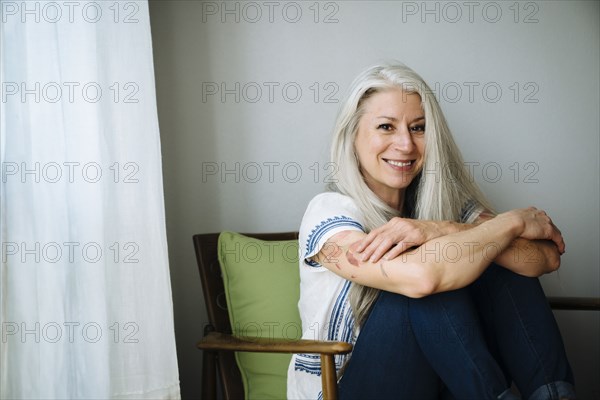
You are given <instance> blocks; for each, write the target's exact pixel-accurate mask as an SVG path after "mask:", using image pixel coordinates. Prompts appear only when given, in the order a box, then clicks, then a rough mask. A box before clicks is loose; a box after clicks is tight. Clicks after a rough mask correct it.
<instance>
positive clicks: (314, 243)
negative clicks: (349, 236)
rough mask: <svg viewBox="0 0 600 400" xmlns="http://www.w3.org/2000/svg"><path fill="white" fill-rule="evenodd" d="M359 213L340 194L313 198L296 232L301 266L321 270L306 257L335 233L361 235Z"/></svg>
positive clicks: (362, 230) (315, 251) (321, 195)
mask: <svg viewBox="0 0 600 400" xmlns="http://www.w3.org/2000/svg"><path fill="white" fill-rule="evenodd" d="M361 221H362V214H361V213H360V211H359V209H358V207H357V206H356V204H355V202H354V200H352V198H350V197H348V196H345V195H343V194H340V193H334V192H327V193H321V194H319V195H317V196H315V197H314V198H313V199H312V200H311V201H310V203H309V204H308V207H307V209H306V212H305V213H304V217H303V218H302V223H301V225H300V230H299V238H298V240H299V246H300V248H299V251H300V259H301V260H303V263H304V265H305V266H308V267H312V268H314V269H315V270H321V269H323V270H325V268H324V267H323V266H321V264H319V263H318V262H316V261H314V260H311V259H310V257H312V256H314V255H316V254H317V253H319V251H321V248H322V247H323V245H324V244H325V242H327V240H329V238H331V237H332V236H333V235H335V234H336V233H338V232H342V231H347V230H352V231H359V232H364V231H365V229H364V228H363V224H362V223H361Z"/></svg>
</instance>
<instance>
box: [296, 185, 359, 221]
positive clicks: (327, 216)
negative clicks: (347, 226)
mask: <svg viewBox="0 0 600 400" xmlns="http://www.w3.org/2000/svg"><path fill="white" fill-rule="evenodd" d="M342 220H348V221H354V222H355V223H359V224H360V223H361V222H362V213H361V212H360V210H359V208H358V206H357V204H356V202H355V201H354V199H353V198H352V197H350V196H347V195H345V194H342V193H339V192H323V193H319V194H318V195H316V196H315V197H313V198H312V200H311V201H310V202H309V203H308V206H307V207H306V211H305V213H304V217H303V218H302V225H303V226H305V227H310V228H311V229H312V228H314V226H315V225H319V226H320V225H326V224H329V223H332V222H336V221H338V222H339V221H342Z"/></svg>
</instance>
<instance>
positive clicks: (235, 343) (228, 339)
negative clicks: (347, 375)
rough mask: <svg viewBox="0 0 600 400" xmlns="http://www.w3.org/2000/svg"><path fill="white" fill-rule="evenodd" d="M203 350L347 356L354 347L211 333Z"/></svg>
mask: <svg viewBox="0 0 600 400" xmlns="http://www.w3.org/2000/svg"><path fill="white" fill-rule="evenodd" d="M197 347H198V348H199V349H202V350H209V351H217V350H225V351H250V352H256V353H310V354H347V353H350V352H351V351H352V345H351V344H350V343H346V342H332V341H319V340H305V339H300V340H290V339H268V338H253V337H245V336H234V335H227V334H224V333H220V332H210V333H208V334H207V335H206V336H205V337H204V338H202V340H200V341H199V342H198V344H197Z"/></svg>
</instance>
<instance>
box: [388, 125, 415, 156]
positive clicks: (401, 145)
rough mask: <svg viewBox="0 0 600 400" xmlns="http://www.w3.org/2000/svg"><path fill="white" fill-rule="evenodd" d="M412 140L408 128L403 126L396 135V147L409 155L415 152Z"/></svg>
mask: <svg viewBox="0 0 600 400" xmlns="http://www.w3.org/2000/svg"><path fill="white" fill-rule="evenodd" d="M412 139H413V138H412V135H411V134H410V132H409V130H408V127H406V126H403V127H401V128H400V129H399V130H398V131H397V132H396V133H395V134H394V138H393V140H394V146H395V148H396V149H398V150H400V151H402V152H404V153H409V152H411V151H412V150H413V146H414V143H413V140H412Z"/></svg>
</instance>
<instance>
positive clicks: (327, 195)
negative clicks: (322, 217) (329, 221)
mask: <svg viewBox="0 0 600 400" xmlns="http://www.w3.org/2000/svg"><path fill="white" fill-rule="evenodd" d="M314 207H319V208H321V207H325V208H328V209H329V208H331V209H341V208H346V207H351V208H353V209H358V207H357V205H356V202H355V201H354V199H353V198H352V197H350V196H347V195H345V194H342V193H339V192H323V193H319V194H317V195H316V196H315V197H313V198H312V199H311V200H310V202H309V203H308V207H307V209H311V208H314Z"/></svg>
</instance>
